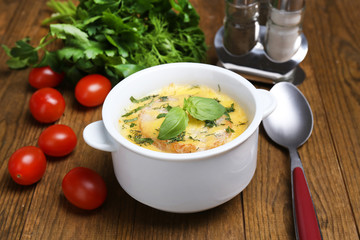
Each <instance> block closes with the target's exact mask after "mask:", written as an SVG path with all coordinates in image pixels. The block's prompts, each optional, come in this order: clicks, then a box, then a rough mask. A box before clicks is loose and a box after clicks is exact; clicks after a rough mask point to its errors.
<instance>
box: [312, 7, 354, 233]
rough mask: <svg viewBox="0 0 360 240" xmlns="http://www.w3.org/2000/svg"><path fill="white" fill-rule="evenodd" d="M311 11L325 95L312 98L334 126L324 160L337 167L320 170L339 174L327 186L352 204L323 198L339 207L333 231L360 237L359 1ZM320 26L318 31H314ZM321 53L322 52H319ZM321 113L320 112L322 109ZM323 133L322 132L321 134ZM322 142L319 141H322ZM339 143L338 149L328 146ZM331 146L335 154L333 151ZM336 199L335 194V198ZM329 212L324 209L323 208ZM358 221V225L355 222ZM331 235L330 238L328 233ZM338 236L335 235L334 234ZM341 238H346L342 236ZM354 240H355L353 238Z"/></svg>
mask: <svg viewBox="0 0 360 240" xmlns="http://www.w3.org/2000/svg"><path fill="white" fill-rule="evenodd" d="M309 5H310V6H309V8H310V9H309V12H312V14H307V21H308V24H307V25H306V26H307V27H306V28H305V31H307V32H308V33H309V34H308V36H310V39H309V45H310V51H311V50H312V49H313V51H311V52H310V54H309V57H308V62H309V65H310V66H311V68H312V70H311V74H312V75H313V77H314V78H315V79H316V81H317V83H316V85H317V86H316V87H317V88H318V89H319V94H320V96H319V97H318V98H317V99H315V98H314V99H313V100H312V102H313V103H316V102H319V100H320V101H322V103H323V111H324V112H321V116H319V117H321V118H320V119H318V120H320V121H322V122H323V123H324V124H323V125H322V126H321V127H323V126H325V125H327V126H328V128H329V132H330V133H329V134H330V136H326V138H330V139H331V142H330V140H329V142H326V143H324V144H326V145H325V146H328V147H327V148H325V149H324V150H323V151H326V152H327V154H326V155H324V156H321V158H320V159H319V160H320V161H324V160H326V159H324V157H329V155H328V154H331V155H330V157H331V158H333V157H336V161H337V164H338V165H339V166H338V168H331V167H330V168H329V167H326V166H324V167H325V168H324V169H322V170H321V171H332V173H333V171H335V169H336V173H338V172H340V173H341V174H342V177H343V179H336V181H335V182H334V179H329V180H331V182H326V181H325V183H326V184H328V185H332V184H333V185H334V186H333V188H341V189H342V191H338V192H337V193H338V194H340V195H342V194H344V195H348V197H349V199H350V201H349V200H347V199H345V198H344V197H343V196H339V197H340V199H341V201H340V199H338V200H339V201H335V202H334V196H333V194H332V193H331V192H328V193H327V195H328V197H326V195H324V196H323V197H321V199H322V200H323V201H325V200H326V199H328V201H329V203H328V206H327V207H328V208H332V209H337V210H336V214H335V212H334V213H333V214H331V215H332V216H333V217H334V218H336V219H337V222H336V223H335V222H333V223H332V225H333V226H331V227H333V228H334V229H341V227H340V226H341V225H342V226H343V227H344V229H343V231H344V232H343V233H344V236H357V237H359V226H360V215H359V214H358V213H359V211H360V161H359V159H360V148H359V147H360V130H359V122H360V104H359V99H360V98H359V92H360V85H359V84H358V83H359V79H360V78H359V76H360V75H359V63H360V45H359V40H360V39H359V37H360V36H359V31H360V26H359V24H355V23H356V22H357V21H356V20H355V19H358V18H359V17H358V13H357V12H356V11H353V9H359V8H360V2H359V1H347V2H343V1H334V2H333V3H332V4H328V2H327V1H316V2H311V3H310V2H309ZM314 26H316V27H314ZM315 49H317V50H315ZM319 111H320V109H319ZM319 131H321V132H320V133H322V134H324V132H325V131H323V129H321V130H319ZM319 141H320V139H319ZM330 145H334V146H335V149H331V148H330V147H329V146H330ZM329 148H330V150H331V152H330V153H329ZM335 199H336V196H335ZM344 206H349V208H351V210H350V211H349V212H348V215H347V217H345V216H344V215H345V214H344V213H341V212H340V209H342V208H343V207H344ZM324 211H325V209H324ZM354 219H355V221H356V226H354V225H353V224H352V222H353V221H354ZM325 223H326V225H327V226H329V227H330V224H329V219H324V224H325ZM329 235H330V234H329ZM334 237H335V236H334ZM338 237H339V238H340V237H341V235H339V236H338ZM349 239H355V238H351V237H350V238H349Z"/></svg>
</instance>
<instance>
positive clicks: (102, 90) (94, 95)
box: [75, 74, 111, 107]
mask: <svg viewBox="0 0 360 240" xmlns="http://www.w3.org/2000/svg"><path fill="white" fill-rule="evenodd" d="M110 90H111V82H110V80H109V79H107V78H106V77H104V76H102V75H99V74H90V75H88V76H85V77H83V78H82V79H80V81H79V82H78V83H77V84H76V87H75V98H76V100H78V102H79V103H80V104H82V105H84V106H86V107H95V106H98V105H101V104H102V103H103V102H104V100H105V98H106V96H107V95H108V93H109V92H110Z"/></svg>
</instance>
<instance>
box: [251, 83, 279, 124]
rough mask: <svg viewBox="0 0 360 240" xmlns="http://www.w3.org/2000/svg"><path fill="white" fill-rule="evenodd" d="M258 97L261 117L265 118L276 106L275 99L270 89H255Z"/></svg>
mask: <svg viewBox="0 0 360 240" xmlns="http://www.w3.org/2000/svg"><path fill="white" fill-rule="evenodd" d="M256 90H257V92H258V96H259V98H260V102H261V105H262V107H263V117H262V119H265V118H266V117H267V116H269V115H270V113H272V112H273V111H274V110H275V108H276V105H277V103H276V99H275V97H274V96H273V95H272V93H271V92H270V91H267V90H265V89H256Z"/></svg>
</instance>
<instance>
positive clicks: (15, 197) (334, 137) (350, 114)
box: [0, 0, 360, 239]
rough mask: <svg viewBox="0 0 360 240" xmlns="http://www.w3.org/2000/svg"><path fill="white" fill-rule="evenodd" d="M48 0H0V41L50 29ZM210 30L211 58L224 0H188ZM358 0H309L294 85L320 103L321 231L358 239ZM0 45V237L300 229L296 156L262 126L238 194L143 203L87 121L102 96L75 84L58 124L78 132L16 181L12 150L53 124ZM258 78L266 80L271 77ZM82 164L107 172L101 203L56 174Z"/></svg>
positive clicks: (315, 154)
mask: <svg viewBox="0 0 360 240" xmlns="http://www.w3.org/2000/svg"><path fill="white" fill-rule="evenodd" d="M45 2H46V1H45V0H37V1H29V0H11V1H10V0H1V1H0V43H2V44H6V45H10V46H13V44H14V42H15V41H16V40H19V39H21V38H23V37H25V36H31V37H32V39H33V40H34V42H38V41H39V39H40V38H41V37H42V36H43V35H44V34H46V33H47V29H46V28H44V27H40V23H41V21H42V20H43V19H44V18H46V17H47V16H49V14H50V11H49V9H48V8H47V7H46V5H45V4H44V3H45ZM191 2H192V3H193V5H194V7H195V8H196V9H197V11H198V12H199V14H200V16H201V27H202V29H203V30H204V32H205V33H206V37H207V43H208V44H209V45H210V49H209V63H212V64H214V63H215V62H216V54H215V51H214V47H213V38H214V35H215V32H216V31H217V30H218V28H219V27H220V26H221V25H222V20H223V16H224V0H211V1H206V0H192V1H191ZM359 9H360V1H351V0H335V1H326V0H318V1H308V2H307V7H306V14H305V22H304V33H305V35H306V36H307V39H308V42H309V52H308V55H307V57H306V59H305V60H304V61H303V62H302V63H301V67H302V68H303V69H304V71H305V72H306V75H307V77H306V80H305V81H304V83H303V84H301V85H300V86H299V89H300V90H301V91H302V92H303V93H304V95H305V96H306V97H307V99H308V101H309V102H310V105H311V107H312V110H313V113H314V120H315V125H314V130H313V133H312V136H311V137H310V139H309V141H308V142H307V143H306V144H305V145H304V146H303V147H302V148H300V149H299V154H300V156H301V158H302V161H303V165H304V168H305V172H306V176H307V179H308V182H309V186H310V190H311V193H312V196H313V200H314V203H315V206H316V211H317V215H318V219H319V223H320V227H321V231H322V235H323V238H324V239H359V230H360V160H359V159H360V128H359V124H360V85H359V81H360V24H359V23H360V14H359V11H358V10H359ZM6 60H7V57H6V55H5V53H4V51H2V50H1V51H0V61H1V64H0V83H1V87H0V101H1V105H0V108H1V117H0V139H1V142H0V151H1V164H0V194H1V195H0V239H294V225H293V217H292V206H291V190H290V171H289V167H290V166H289V156H288V153H287V151H286V150H284V149H281V148H279V147H278V146H277V145H275V144H274V143H273V142H271V141H270V140H269V138H268V137H266V135H265V132H264V130H263V128H262V127H261V128H260V138H259V149H258V166H257V169H256V172H255V176H254V178H253V180H252V181H251V183H250V184H249V186H248V187H247V188H246V189H245V190H244V191H243V192H242V193H241V194H239V195H238V196H236V197H235V198H233V199H232V200H231V201H229V202H227V203H225V204H223V205H222V206H219V207H217V208H215V209H212V210H208V211H205V212H200V213H194V214H172V213H166V212H162V211H158V210H155V209H152V208H150V207H147V206H145V205H143V204H141V203H139V202H137V201H135V200H134V199H132V198H131V197H130V196H128V195H127V194H126V193H125V192H124V191H123V190H122V189H121V187H120V186H119V184H118V183H117V181H116V179H115V176H114V173H113V168H112V162H111V156H110V154H109V153H104V152H101V151H97V150H94V149H93V148H91V147H89V146H88V145H86V144H85V142H84V140H83V138H82V130H83V129H84V127H85V126H86V125H87V124H89V123H90V122H93V121H96V120H99V119H101V107H97V108H84V107H81V106H80V105H79V104H78V103H77V102H76V100H75V99H74V96H73V92H72V91H70V90H61V89H60V90H61V91H62V93H63V95H64V97H65V101H66V104H67V107H66V110H65V114H64V116H63V117H62V118H61V119H60V120H59V121H58V123H62V124H66V125H69V126H71V127H72V128H73V129H74V131H75V132H76V134H77V135H78V139H79V140H78V145H77V147H76V150H75V151H74V152H73V153H72V154H71V155H70V156H68V157H65V158H61V159H55V158H48V166H47V170H46V173H45V175H44V177H43V179H42V180H41V181H40V182H39V183H37V184H35V185H32V186H27V187H24V186H20V185H17V184H16V183H15V182H14V181H13V180H12V179H11V178H10V176H9V174H8V172H7V162H8V159H9V157H10V156H11V154H12V153H13V152H14V151H15V150H16V149H18V148H20V147H23V146H26V145H36V144H37V139H38V136H39V134H40V133H41V132H42V130H44V129H45V128H46V127H47V126H48V125H45V124H39V123H38V122H36V121H35V120H34V119H33V118H32V116H31V115H30V112H29V108H28V101H29V98H30V96H31V94H32V93H33V92H34V89H32V88H31V87H30V86H29V85H28V83H27V77H28V73H29V69H27V70H22V71H13V70H9V69H8V68H7V66H6V65H5V62H6ZM255 85H256V86H257V87H260V88H265V89H270V87H271V86H267V85H259V84H256V83H255ZM77 166H83V167H89V168H92V169H94V170H96V171H97V172H98V173H99V174H100V175H101V176H102V177H103V178H104V180H105V181H106V184H107V187H108V191H109V193H108V198H107V200H106V202H105V204H104V205H103V206H102V207H100V208H99V209H97V210H94V211H83V210H80V209H77V208H76V207H74V206H72V205H71V204H70V203H69V202H68V201H67V200H66V199H65V197H64V196H63V194H62V191H61V181H62V179H63V177H64V175H65V174H66V173H67V172H68V171H69V170H70V169H72V168H74V167H77Z"/></svg>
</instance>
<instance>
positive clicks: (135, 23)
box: [3, 0, 206, 83]
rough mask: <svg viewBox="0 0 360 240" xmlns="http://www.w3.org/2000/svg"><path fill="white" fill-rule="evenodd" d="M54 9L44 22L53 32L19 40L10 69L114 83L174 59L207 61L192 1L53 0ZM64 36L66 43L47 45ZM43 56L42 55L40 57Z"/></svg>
mask: <svg viewBox="0 0 360 240" xmlns="http://www.w3.org/2000/svg"><path fill="white" fill-rule="evenodd" d="M47 5H48V6H49V7H50V8H51V9H52V10H53V11H54V14H53V15H52V16H51V17H50V18H48V19H46V20H45V21H44V24H49V23H50V25H49V32H48V34H47V35H46V36H44V37H43V38H42V39H41V41H40V43H39V45H38V46H36V47H33V46H31V45H30V44H29V41H30V39H29V38H24V39H22V40H19V41H17V42H16V44H15V47H13V48H12V49H10V48H8V47H6V46H4V45H3V48H4V49H5V51H6V52H7V54H8V55H9V56H10V59H9V60H8V61H7V64H8V66H9V67H10V68H13V69H21V68H25V67H29V66H31V67H41V66H50V67H51V68H52V69H53V70H55V71H57V72H64V73H65V74H66V76H67V79H69V80H70V81H71V82H73V83H76V82H77V81H79V80H80V79H81V77H83V76H84V75H87V74H91V73H98V74H103V75H105V76H107V77H108V78H109V79H110V80H112V82H113V83H117V82H119V81H121V79H123V78H124V77H127V76H129V75H130V74H132V73H134V72H136V71H139V70H141V69H143V68H146V67H150V66H154V65H158V64H163V63H170V62H203V61H204V60H205V55H206V45H205V37H204V34H203V32H202V31H201V29H200V28H199V26H198V25H199V16H198V14H197V12H196V10H195V9H194V8H193V6H192V5H191V4H190V3H189V1H188V0H176V1H175V0H80V1H79V4H78V5H77V6H75V5H74V4H73V2H72V1H71V0H69V1H68V2H60V1H56V0H50V1H49V2H48V3H47ZM57 39H61V40H62V42H63V44H62V47H61V48H59V49H57V50H55V51H48V50H47V49H46V46H47V45H48V44H49V43H51V42H53V41H55V40H57ZM40 55H41V58H40V57H39V56H40Z"/></svg>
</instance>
